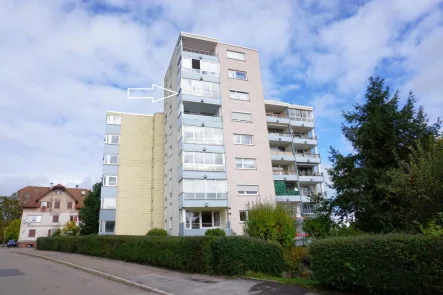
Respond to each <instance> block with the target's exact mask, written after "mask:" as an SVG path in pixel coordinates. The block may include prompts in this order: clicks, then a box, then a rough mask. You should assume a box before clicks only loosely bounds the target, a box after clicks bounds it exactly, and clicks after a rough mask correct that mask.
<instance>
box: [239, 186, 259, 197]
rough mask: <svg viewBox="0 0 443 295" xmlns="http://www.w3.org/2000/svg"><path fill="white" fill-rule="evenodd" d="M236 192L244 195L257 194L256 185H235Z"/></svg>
mask: <svg viewBox="0 0 443 295" xmlns="http://www.w3.org/2000/svg"><path fill="white" fill-rule="evenodd" d="M237 194H238V195H244V196H257V195H258V185H237Z"/></svg>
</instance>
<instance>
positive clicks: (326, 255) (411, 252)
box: [309, 234, 443, 294]
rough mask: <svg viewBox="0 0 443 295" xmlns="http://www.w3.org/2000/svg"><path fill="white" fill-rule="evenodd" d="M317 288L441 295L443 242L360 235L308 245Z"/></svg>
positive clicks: (424, 237)
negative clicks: (322, 285)
mask: <svg viewBox="0 0 443 295" xmlns="http://www.w3.org/2000/svg"><path fill="white" fill-rule="evenodd" d="M309 255H310V262H311V270H312V273H313V275H314V278H315V279H316V280H318V281H319V282H320V283H322V284H325V285H328V286H332V287H335V288H339V289H343V290H364V291H369V292H371V293H376V294H443V281H442V280H441V278H442V277H443V272H442V269H443V237H433V236H423V235H400V234H389V235H360V236H353V237H334V238H328V239H323V240H317V241H314V242H312V244H311V245H310V249H309Z"/></svg>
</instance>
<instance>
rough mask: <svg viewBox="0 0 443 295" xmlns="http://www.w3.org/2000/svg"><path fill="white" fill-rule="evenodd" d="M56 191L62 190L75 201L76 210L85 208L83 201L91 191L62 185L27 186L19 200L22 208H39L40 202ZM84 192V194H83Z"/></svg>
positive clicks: (19, 193)
mask: <svg viewBox="0 0 443 295" xmlns="http://www.w3.org/2000/svg"><path fill="white" fill-rule="evenodd" d="M55 189H62V190H64V191H65V192H67V193H68V194H70V195H71V196H72V197H73V198H74V199H75V208H77V209H80V208H82V207H83V201H84V199H85V197H86V195H87V194H88V192H89V190H88V189H85V188H67V187H64V186H63V185H61V184H57V185H54V186H53V187H48V186H26V187H24V188H22V189H21V190H19V191H18V199H19V202H20V206H21V207H22V208H38V207H39V204H38V201H39V200H40V199H41V198H43V197H44V196H46V195H47V194H48V193H49V192H51V191H53V190H55ZM82 192H84V193H83V194H82Z"/></svg>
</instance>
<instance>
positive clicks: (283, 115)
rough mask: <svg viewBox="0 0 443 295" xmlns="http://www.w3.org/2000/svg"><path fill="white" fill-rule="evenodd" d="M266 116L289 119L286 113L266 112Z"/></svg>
mask: <svg viewBox="0 0 443 295" xmlns="http://www.w3.org/2000/svg"><path fill="white" fill-rule="evenodd" d="M266 117H273V118H282V119H289V117H288V116H287V115H286V114H277V113H266Z"/></svg>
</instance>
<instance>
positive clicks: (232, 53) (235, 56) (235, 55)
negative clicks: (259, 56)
mask: <svg viewBox="0 0 443 295" xmlns="http://www.w3.org/2000/svg"><path fill="white" fill-rule="evenodd" d="M227 57H228V58H232V59H238V60H243V61H245V60H246V57H245V54H244V53H242V52H236V51H231V50H228V51H227Z"/></svg>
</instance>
